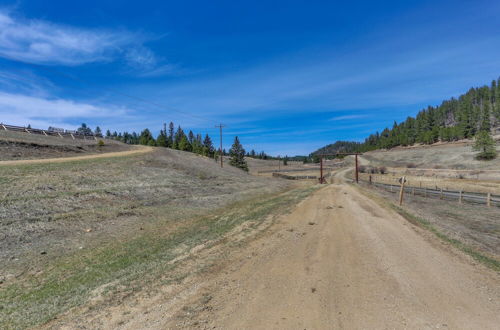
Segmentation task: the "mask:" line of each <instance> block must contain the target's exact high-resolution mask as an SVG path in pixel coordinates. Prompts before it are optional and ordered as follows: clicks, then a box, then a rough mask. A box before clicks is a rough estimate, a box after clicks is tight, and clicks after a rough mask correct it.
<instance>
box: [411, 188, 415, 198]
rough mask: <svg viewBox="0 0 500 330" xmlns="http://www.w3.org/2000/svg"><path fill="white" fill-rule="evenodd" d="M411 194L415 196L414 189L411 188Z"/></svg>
mask: <svg viewBox="0 0 500 330" xmlns="http://www.w3.org/2000/svg"><path fill="white" fill-rule="evenodd" d="M411 194H412V195H413V196H415V187H413V188H412V190H411Z"/></svg>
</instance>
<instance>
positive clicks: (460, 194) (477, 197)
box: [362, 179, 500, 207]
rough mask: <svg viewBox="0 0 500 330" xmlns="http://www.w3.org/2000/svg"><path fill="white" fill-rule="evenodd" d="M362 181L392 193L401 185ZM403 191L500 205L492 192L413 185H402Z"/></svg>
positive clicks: (498, 197)
mask: <svg viewBox="0 0 500 330" xmlns="http://www.w3.org/2000/svg"><path fill="white" fill-rule="evenodd" d="M362 181H364V182H366V183H369V184H372V185H374V186H376V187H379V188H382V189H385V190H388V191H389V192H392V193H399V192H400V189H401V185H396V184H389V183H380V182H373V181H372V182H371V183H370V181H369V180H365V179H363V180H362ZM403 192H404V194H405V195H407V196H408V195H410V196H411V195H413V196H415V195H419V196H423V197H427V198H435V199H441V200H452V201H457V202H458V203H470V204H482V205H486V206H488V207H491V206H496V207H500V195H497V194H492V193H478V192H469V191H455V190H445V189H442V188H437V189H431V188H421V187H414V186H406V185H405V186H404V187H403Z"/></svg>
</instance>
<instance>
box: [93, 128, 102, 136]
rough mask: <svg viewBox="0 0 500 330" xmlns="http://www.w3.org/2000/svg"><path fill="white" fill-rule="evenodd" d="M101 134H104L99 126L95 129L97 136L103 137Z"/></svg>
mask: <svg viewBox="0 0 500 330" xmlns="http://www.w3.org/2000/svg"><path fill="white" fill-rule="evenodd" d="M101 134H102V131H101V128H100V127H99V126H97V127H96V128H95V135H101Z"/></svg>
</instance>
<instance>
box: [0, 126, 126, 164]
mask: <svg viewBox="0 0 500 330" xmlns="http://www.w3.org/2000/svg"><path fill="white" fill-rule="evenodd" d="M103 141H104V145H102V146H99V145H98V144H97V141H96V140H94V139H91V140H81V139H77V140H72V139H70V138H60V137H56V136H43V135H37V134H29V133H23V132H13V131H4V130H0V161H2V160H15V159H39V158H55V157H70V156H77V155H85V154H97V153H107V152H117V151H125V150H130V149H131V146H129V145H127V144H124V143H120V142H117V141H113V140H103Z"/></svg>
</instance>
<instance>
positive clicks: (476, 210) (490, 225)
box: [363, 185, 500, 267]
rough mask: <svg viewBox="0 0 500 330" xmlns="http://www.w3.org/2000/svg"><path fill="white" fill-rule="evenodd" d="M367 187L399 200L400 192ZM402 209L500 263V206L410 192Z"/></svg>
mask: <svg viewBox="0 0 500 330" xmlns="http://www.w3.org/2000/svg"><path fill="white" fill-rule="evenodd" d="M363 187H364V189H369V191H371V192H376V193H377V195H378V196H381V197H383V198H385V199H386V200H388V201H391V202H392V203H391V204H394V205H395V204H396V203H397V198H398V196H397V194H394V193H390V192H388V191H386V190H384V189H379V188H376V187H374V186H369V185H363ZM398 210H402V212H405V215H407V214H409V215H412V218H415V219H425V221H424V224H428V226H429V228H433V231H435V232H436V233H440V234H442V235H443V237H446V238H447V240H454V241H456V242H459V243H460V245H461V247H460V248H461V249H462V248H463V249H468V251H469V252H471V253H472V252H474V251H475V252H474V253H475V255H477V256H479V255H483V256H485V260H487V259H491V260H494V261H493V262H492V264H495V265H496V266H495V267H498V265H500V223H499V221H498V219H499V217H498V215H499V211H498V208H495V207H492V208H488V207H485V206H484V205H471V204H458V202H456V201H446V200H437V199H432V198H425V197H422V196H411V195H409V194H406V195H405V199H404V204H403V207H402V208H399V207H398ZM457 244H458V243H457ZM471 253H469V254H471Z"/></svg>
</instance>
